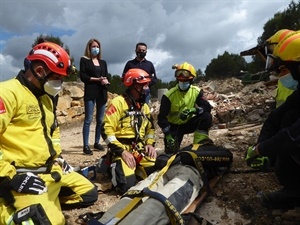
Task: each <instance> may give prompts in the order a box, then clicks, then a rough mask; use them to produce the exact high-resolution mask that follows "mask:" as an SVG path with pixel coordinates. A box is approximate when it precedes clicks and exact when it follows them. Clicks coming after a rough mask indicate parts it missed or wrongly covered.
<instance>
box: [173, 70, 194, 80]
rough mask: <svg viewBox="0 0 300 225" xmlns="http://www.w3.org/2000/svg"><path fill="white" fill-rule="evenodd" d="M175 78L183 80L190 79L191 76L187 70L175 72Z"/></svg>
mask: <svg viewBox="0 0 300 225" xmlns="http://www.w3.org/2000/svg"><path fill="white" fill-rule="evenodd" d="M175 77H176V78H183V79H191V78H192V77H193V76H192V74H191V72H190V71H188V70H176V71H175Z"/></svg>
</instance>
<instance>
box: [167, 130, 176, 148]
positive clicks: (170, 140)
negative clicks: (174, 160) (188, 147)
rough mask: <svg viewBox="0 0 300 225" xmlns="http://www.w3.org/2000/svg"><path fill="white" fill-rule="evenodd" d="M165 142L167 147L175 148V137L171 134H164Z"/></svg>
mask: <svg viewBox="0 0 300 225" xmlns="http://www.w3.org/2000/svg"><path fill="white" fill-rule="evenodd" d="M166 144H167V146H166V147H167V149H169V150H172V151H174V150H175V139H174V138H173V137H172V135H171V134H167V135H166Z"/></svg>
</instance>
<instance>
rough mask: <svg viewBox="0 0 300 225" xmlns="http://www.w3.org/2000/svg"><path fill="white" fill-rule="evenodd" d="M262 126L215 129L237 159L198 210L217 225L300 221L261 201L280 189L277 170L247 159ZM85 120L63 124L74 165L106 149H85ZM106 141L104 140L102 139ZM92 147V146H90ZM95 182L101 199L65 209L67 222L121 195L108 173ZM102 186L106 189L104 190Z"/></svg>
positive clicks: (159, 138)
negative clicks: (255, 165)
mask: <svg viewBox="0 0 300 225" xmlns="http://www.w3.org/2000/svg"><path fill="white" fill-rule="evenodd" d="M94 127H95V125H94V124H93V125H92V126H91V133H90V143H93V137H94ZM260 128H261V126H260V125H258V126H257V125H255V126H254V125H253V126H250V127H249V128H246V129H244V127H241V128H239V127H236V128H231V130H230V129H229V130H230V131H228V130H226V132H225V133H224V132H223V129H222V130H220V129H214V128H213V129H212V130H211V132H210V136H211V138H212V139H213V140H214V142H215V143H216V144H218V145H223V146H225V147H227V148H229V149H230V150H231V151H232V152H233V154H234V162H233V165H232V167H231V168H230V170H229V171H228V172H227V173H226V174H225V175H223V177H222V178H221V179H220V180H219V182H218V183H217V185H216V186H215V188H214V189H213V193H212V194H211V195H209V196H207V197H206V199H205V200H204V202H203V203H202V204H201V207H200V208H198V209H197V213H198V214H199V215H200V216H202V217H203V218H205V219H207V220H208V221H209V222H211V223H212V224H218V225H221V224H222V225H223V224H224V225H225V224H226V225H227V224H234V225H242V224H253V225H280V224H290V225H291V224H293V225H296V224H300V221H298V222H296V221H292V220H293V218H290V217H288V216H286V214H287V212H285V211H281V210H269V209H266V208H263V207H262V206H261V205H260V201H259V195H260V194H261V193H262V192H268V191H274V190H278V189H279V188H280V187H279V186H278V184H277V180H276V176H275V175H274V173H272V172H269V173H262V172H254V171H251V168H249V167H247V166H246V164H245V161H244V154H245V150H246V149H247V147H248V143H249V141H250V140H249V138H250V139H256V138H257V135H258V133H259V130H260ZM81 131H82V123H80V122H77V123H76V124H71V125H65V126H62V127H61V135H62V136H61V144H62V148H63V155H64V158H66V159H67V161H68V162H69V163H70V164H71V165H73V166H80V167H81V168H82V167H85V166H89V165H94V164H95V163H96V162H97V161H98V160H99V158H100V157H101V156H102V155H103V154H105V152H106V151H104V152H103V151H102V152H99V151H94V155H93V156H89V155H83V153H82V133H81ZM156 138H157V145H156V146H157V149H162V148H163V136H162V134H161V132H160V131H159V129H157V134H156ZM191 141H192V136H190V135H187V136H186V138H185V139H184V142H183V143H182V146H185V145H188V144H189V143H191ZM102 144H103V145H104V143H102ZM91 147H92V146H91ZM94 183H95V184H96V185H97V186H99V199H98V201H97V202H96V203H95V204H94V205H93V206H90V207H88V208H85V209H76V210H68V211H64V214H65V217H66V219H67V224H72V225H73V224H80V221H78V220H77V219H78V216H79V215H81V214H83V213H86V212H94V213H95V212H99V211H106V210H107V209H108V208H109V207H111V206H112V205H113V204H114V203H116V202H117V201H118V200H119V199H120V195H118V193H116V192H115V191H114V190H112V189H110V188H111V183H110V180H109V178H108V177H105V176H104V175H101V174H97V177H96V179H95V180H94ZM102 190H103V191H102Z"/></svg>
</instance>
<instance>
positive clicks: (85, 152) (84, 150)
mask: <svg viewBox="0 0 300 225" xmlns="http://www.w3.org/2000/svg"><path fill="white" fill-rule="evenodd" d="M83 153H84V154H86V155H93V151H92V150H91V149H90V147H89V146H88V145H86V146H84V147H83Z"/></svg>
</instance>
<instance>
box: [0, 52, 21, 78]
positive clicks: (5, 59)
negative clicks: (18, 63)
mask: <svg viewBox="0 0 300 225" xmlns="http://www.w3.org/2000/svg"><path fill="white" fill-rule="evenodd" d="M12 61H13V58H12V57H11V56H4V55H2V54H0V80H1V81H4V80H8V79H10V78H13V77H15V76H17V75H18V72H19V70H20V68H18V67H15V66H11V65H12Z"/></svg>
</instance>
